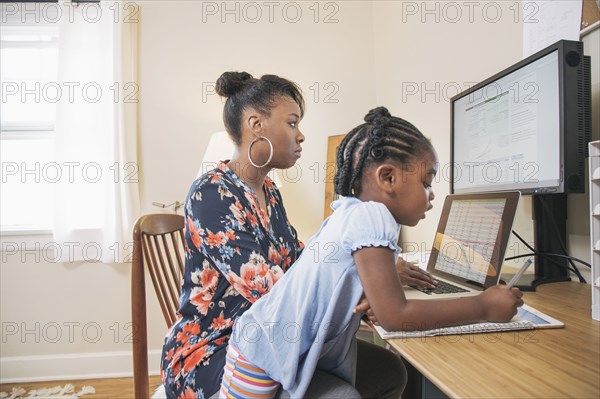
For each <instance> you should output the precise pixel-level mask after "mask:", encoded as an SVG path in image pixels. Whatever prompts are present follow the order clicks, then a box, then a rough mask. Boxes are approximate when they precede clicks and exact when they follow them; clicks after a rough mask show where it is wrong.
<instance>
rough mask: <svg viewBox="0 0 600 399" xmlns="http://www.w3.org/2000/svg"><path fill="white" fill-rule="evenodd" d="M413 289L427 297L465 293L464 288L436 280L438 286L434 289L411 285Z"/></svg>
mask: <svg viewBox="0 0 600 399" xmlns="http://www.w3.org/2000/svg"><path fill="white" fill-rule="evenodd" d="M411 287H413V288H414V289H417V290H419V291H421V292H424V293H426V294H427V295H431V294H452V293H455V292H467V291H468V290H465V289H464V288H461V287H458V286H456V285H454V284H450V283H447V282H445V281H441V280H438V285H437V287H435V288H424V287H419V286H416V285H411Z"/></svg>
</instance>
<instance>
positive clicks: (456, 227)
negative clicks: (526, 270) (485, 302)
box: [404, 191, 521, 299]
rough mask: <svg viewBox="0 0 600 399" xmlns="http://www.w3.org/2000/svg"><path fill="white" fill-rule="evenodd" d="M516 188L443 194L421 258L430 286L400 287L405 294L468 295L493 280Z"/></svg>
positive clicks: (497, 272) (417, 296)
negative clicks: (425, 256) (435, 224)
mask: <svg viewBox="0 0 600 399" xmlns="http://www.w3.org/2000/svg"><path fill="white" fill-rule="evenodd" d="M520 197H521V193H520V192H518V191H507V192H498V193H485V194H454V195H448V196H447V197H446V200H445V201H444V208H443V209H442V215H441V217H440V222H439V224H438V228H437V231H436V233H435V238H434V242H433V247H432V249H431V255H430V256H429V261H428V263H427V271H428V272H429V273H431V275H432V276H433V277H434V278H435V279H436V280H438V287H437V288H436V289H435V290H428V289H422V288H419V287H405V289H404V293H405V295H406V298H407V299H446V298H457V297H463V296H472V295H477V294H479V293H481V291H483V290H484V289H486V288H488V287H491V286H493V285H496V284H498V281H499V279H500V271H501V268H502V263H503V262H504V255H505V253H506V248H507V246H508V241H509V238H510V233H511V231H512V226H513V222H514V220H515V213H516V211H517V205H518V204H519V198H520Z"/></svg>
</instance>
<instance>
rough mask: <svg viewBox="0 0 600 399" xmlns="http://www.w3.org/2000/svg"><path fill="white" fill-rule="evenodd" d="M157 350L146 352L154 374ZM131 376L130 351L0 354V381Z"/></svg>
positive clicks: (157, 361) (14, 381) (149, 365)
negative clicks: (37, 354)
mask: <svg viewBox="0 0 600 399" xmlns="http://www.w3.org/2000/svg"><path fill="white" fill-rule="evenodd" d="M160 354H161V351H160V350H152V351H149V352H148V368H149V370H150V375H158V374H159V371H158V367H159V364H160ZM131 376H133V360H132V355H131V352H130V351H122V352H102V353H76V354H61V355H44V356H11V357H0V383H1V384H6V383H20V382H34V381H58V380H83V379H92V378H117V377H131Z"/></svg>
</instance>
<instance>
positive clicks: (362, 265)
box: [353, 247, 523, 331]
mask: <svg viewBox="0 0 600 399" xmlns="http://www.w3.org/2000/svg"><path fill="white" fill-rule="evenodd" d="M353 257H354V261H355V262H356V269H357V271H358V275H359V277H360V281H361V283H362V285H363V288H364V291H365V295H366V297H367V300H368V301H369V305H370V306H371V309H372V310H373V313H374V314H375V317H376V318H377V320H378V321H379V324H380V325H381V326H382V327H383V328H384V329H386V330H388V331H398V330H427V329H431V328H437V327H443V326H446V325H452V324H466V323H476V322H479V321H483V320H488V321H497V322H504V321H508V320H510V319H511V318H512V317H513V316H514V315H515V314H516V312H517V308H518V307H519V306H521V305H522V304H523V301H522V299H521V296H522V295H523V294H522V293H521V292H520V291H519V290H518V289H516V288H513V289H508V288H506V287H504V286H494V287H491V288H489V289H487V290H486V291H484V292H483V293H482V294H480V295H477V296H474V297H466V298H458V299H451V300H424V301H419V300H410V301H408V300H406V297H405V296H404V291H403V289H402V283H401V282H400V279H399V277H398V273H397V271H396V267H395V264H394V253H393V252H392V251H391V250H390V249H388V248H383V247H381V248H373V247H365V248H362V249H359V250H357V251H356V252H354V254H353Z"/></svg>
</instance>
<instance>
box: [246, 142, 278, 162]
mask: <svg viewBox="0 0 600 399" xmlns="http://www.w3.org/2000/svg"><path fill="white" fill-rule="evenodd" d="M260 140H267V143H269V159H267V161H266V162H265V163H263V164H262V165H257V164H256V163H255V162H254V161H253V160H252V156H251V155H250V150H252V146H253V145H254V144H255V143H257V142H259V141H260ZM271 159H273V144H272V143H271V140H269V139H268V138H266V137H265V136H256V138H255V139H254V140H252V142H251V143H250V146H249V147H248V160H249V161H250V163H251V164H252V166H254V167H255V168H264V167H265V166H267V165H268V164H269V162H271Z"/></svg>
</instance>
